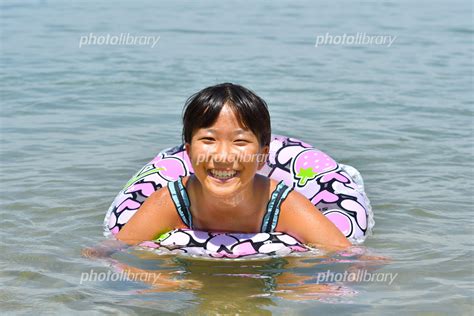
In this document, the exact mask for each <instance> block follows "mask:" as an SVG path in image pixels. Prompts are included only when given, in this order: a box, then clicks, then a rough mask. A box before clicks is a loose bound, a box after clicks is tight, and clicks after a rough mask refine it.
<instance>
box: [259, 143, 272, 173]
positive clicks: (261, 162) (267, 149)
mask: <svg viewBox="0 0 474 316" xmlns="http://www.w3.org/2000/svg"><path fill="white" fill-rule="evenodd" d="M269 152H270V146H264V147H263V148H262V150H261V152H260V154H259V156H258V158H257V162H258V170H260V169H262V168H263V166H265V164H266V163H267V159H268V153H269Z"/></svg>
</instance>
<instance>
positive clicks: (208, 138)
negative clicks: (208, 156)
mask: <svg viewBox="0 0 474 316" xmlns="http://www.w3.org/2000/svg"><path fill="white" fill-rule="evenodd" d="M201 140H205V141H209V142H212V141H214V138H212V137H202V138H201Z"/></svg>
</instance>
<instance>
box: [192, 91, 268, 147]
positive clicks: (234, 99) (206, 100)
mask: <svg viewBox="0 0 474 316" xmlns="http://www.w3.org/2000/svg"><path fill="white" fill-rule="evenodd" d="M226 103H227V104H228V105H229V106H230V107H231V108H232V110H233V111H234V113H235V115H236V116H237V119H239V120H240V122H241V124H242V125H243V126H244V127H245V128H248V129H250V130H251V131H252V132H253V133H254V134H255V135H256V136H257V138H258V141H259V143H260V146H262V147H263V146H267V145H270V138H271V123H270V113H268V107H267V104H266V103H265V101H264V100H263V99H262V98H260V97H259V96H258V95H256V94H255V93H254V92H253V91H251V90H249V89H247V88H245V87H243V86H241V85H238V84H233V83H221V84H218V85H215V86H210V87H207V88H204V89H202V90H201V91H199V92H197V93H195V94H193V95H192V96H191V97H189V99H188V100H187V101H186V104H185V105H184V109H183V113H184V114H183V141H184V142H185V143H191V138H192V135H193V133H194V131H196V130H197V129H199V128H204V127H209V126H211V125H212V124H214V122H215V121H216V120H217V117H218V116H219V113H220V112H221V110H222V108H223V107H224V105H225V104H226Z"/></svg>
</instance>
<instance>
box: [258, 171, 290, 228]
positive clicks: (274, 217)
mask: <svg viewBox="0 0 474 316" xmlns="http://www.w3.org/2000/svg"><path fill="white" fill-rule="evenodd" d="M291 190H293V189H292V188H290V187H288V186H287V185H285V183H284V182H283V180H282V181H280V182H279V183H278V185H277V186H276V188H275V190H274V191H273V193H272V197H271V199H270V201H268V204H267V212H266V213H265V216H264V217H263V220H262V227H261V228H260V231H261V232H262V233H270V232H273V231H274V230H275V227H276V225H277V223H278V217H279V216H280V206H281V203H282V202H283V201H284V200H285V199H286V197H287V196H288V194H289V193H290V192H291Z"/></svg>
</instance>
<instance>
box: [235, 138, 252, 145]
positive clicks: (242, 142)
mask: <svg viewBox="0 0 474 316" xmlns="http://www.w3.org/2000/svg"><path fill="white" fill-rule="evenodd" d="M234 142H235V143H237V144H239V145H245V144H248V143H250V142H249V141H248V140H246V139H236V140H235V141H234Z"/></svg>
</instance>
